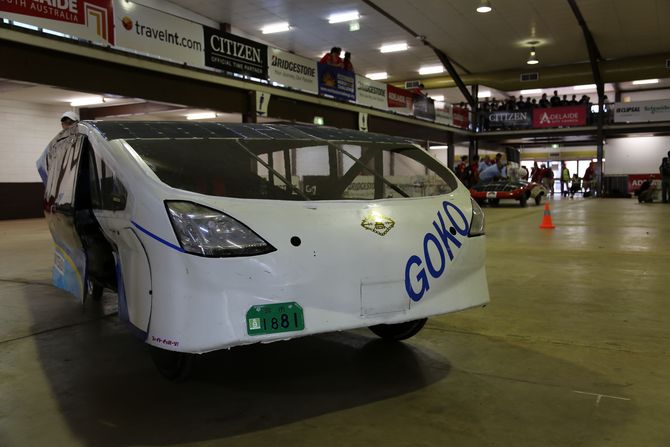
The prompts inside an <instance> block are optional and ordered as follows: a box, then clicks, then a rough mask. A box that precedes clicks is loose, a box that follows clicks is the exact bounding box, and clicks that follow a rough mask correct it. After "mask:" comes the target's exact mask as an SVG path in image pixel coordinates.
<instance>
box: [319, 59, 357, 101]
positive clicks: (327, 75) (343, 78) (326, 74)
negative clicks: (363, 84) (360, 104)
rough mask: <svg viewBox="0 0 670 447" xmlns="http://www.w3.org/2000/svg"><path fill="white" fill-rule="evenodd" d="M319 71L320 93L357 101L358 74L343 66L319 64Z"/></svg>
mask: <svg viewBox="0 0 670 447" xmlns="http://www.w3.org/2000/svg"><path fill="white" fill-rule="evenodd" d="M317 65H318V67H319V68H318V73H319V95H327V96H331V97H333V98H335V99H341V100H343V101H356V75H355V74H354V73H352V72H350V71H347V70H345V69H343V68H339V67H334V66H332V65H327V64H317Z"/></svg>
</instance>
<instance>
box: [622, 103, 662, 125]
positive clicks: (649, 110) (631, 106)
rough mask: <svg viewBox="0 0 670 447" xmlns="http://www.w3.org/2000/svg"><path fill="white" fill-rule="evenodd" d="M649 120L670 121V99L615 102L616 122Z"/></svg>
mask: <svg viewBox="0 0 670 447" xmlns="http://www.w3.org/2000/svg"><path fill="white" fill-rule="evenodd" d="M648 121H670V99H659V100H657V101H637V102H617V103H616V104H614V122H615V123H644V122H648Z"/></svg>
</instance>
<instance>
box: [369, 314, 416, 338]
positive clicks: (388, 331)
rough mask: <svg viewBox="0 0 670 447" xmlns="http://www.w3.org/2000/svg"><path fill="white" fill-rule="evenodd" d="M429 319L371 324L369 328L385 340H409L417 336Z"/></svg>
mask: <svg viewBox="0 0 670 447" xmlns="http://www.w3.org/2000/svg"><path fill="white" fill-rule="evenodd" d="M427 320H428V319H427V318H422V319H420V320H413V321H407V322H405V323H397V324H378V325H376V326H370V328H369V329H370V330H371V331H372V332H373V333H374V334H375V335H377V336H378V337H381V338H383V339H384V340H393V341H400V340H407V339H408V338H410V337H413V336H415V335H416V334H417V333H418V332H419V331H420V330H421V329H422V328H423V326H424V325H425V324H426V321H427Z"/></svg>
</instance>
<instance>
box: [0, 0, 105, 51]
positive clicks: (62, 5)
mask: <svg viewBox="0 0 670 447" xmlns="http://www.w3.org/2000/svg"><path fill="white" fill-rule="evenodd" d="M113 16H114V14H113V10H112V0H0V17H4V18H6V19H9V20H15V21H17V22H22V23H27V24H29V25H33V26H37V27H39V28H46V29H50V30H53V31H58V32H61V33H64V34H68V35H70V36H74V37H78V38H81V39H86V40H90V41H93V42H99V43H105V44H114V22H113Z"/></svg>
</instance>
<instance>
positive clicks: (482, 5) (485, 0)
mask: <svg viewBox="0 0 670 447" xmlns="http://www.w3.org/2000/svg"><path fill="white" fill-rule="evenodd" d="M492 9H493V8H491V3H490V2H489V0H481V1H480V2H479V6H477V12H480V13H482V14H486V13H487V12H491V10H492Z"/></svg>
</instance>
